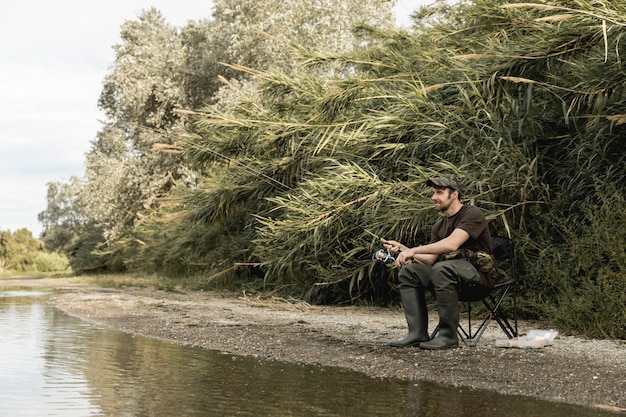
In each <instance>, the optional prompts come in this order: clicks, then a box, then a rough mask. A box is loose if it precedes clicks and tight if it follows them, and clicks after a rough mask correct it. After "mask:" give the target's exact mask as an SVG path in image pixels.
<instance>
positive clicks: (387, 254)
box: [180, 138, 395, 264]
mask: <svg viewBox="0 0 626 417" xmlns="http://www.w3.org/2000/svg"><path fill="white" fill-rule="evenodd" d="M180 139H182V141H183V142H185V143H186V144H187V145H188V146H191V147H193V148H195V149H198V150H200V151H203V152H208V153H210V154H212V155H214V156H217V157H219V158H221V159H224V160H225V161H228V162H229V163H231V164H234V165H236V166H238V167H240V168H243V169H245V170H247V171H248V172H251V173H252V174H254V175H256V176H257V177H259V178H261V179H263V180H265V181H266V182H267V183H269V184H270V185H272V186H275V187H277V188H279V189H282V190H283V191H289V192H295V191H296V190H295V189H294V188H293V187H290V186H289V185H287V184H285V183H283V182H281V181H279V180H277V179H276V178H273V177H270V176H269V175H267V174H265V173H264V172H261V171H259V170H257V169H254V168H253V167H251V166H249V165H246V164H244V163H243V162H241V161H238V160H235V159H233V158H231V157H229V156H227V155H224V154H223V153H220V152H218V151H216V150H214V149H211V148H209V147H206V146H201V145H198V144H197V143H194V142H193V141H191V140H188V139H185V138H180ZM301 195H303V196H304V197H306V198H307V199H308V200H309V201H311V202H313V203H315V204H317V205H318V206H320V207H321V208H322V209H324V210H326V211H328V212H331V213H334V214H336V215H337V216H338V217H340V218H341V219H342V220H344V221H346V222H348V223H350V224H352V225H353V226H355V227H357V228H358V229H361V230H362V231H364V232H365V233H367V234H369V235H371V236H373V237H375V238H376V239H377V240H379V241H384V239H383V238H381V237H380V236H378V235H377V234H375V233H374V232H372V231H371V230H369V229H367V228H366V227H364V226H361V225H360V224H358V223H356V222H355V221H353V220H351V219H348V218H346V217H344V216H343V215H341V213H339V211H338V210H339V208H332V207H328V206H327V205H325V204H323V203H321V202H320V201H319V200H317V199H315V198H313V197H312V196H310V195H308V194H306V193H302V194H301ZM372 260H375V261H378V262H382V263H384V264H390V263H393V262H395V258H394V256H393V255H392V253H391V251H390V250H389V249H385V248H383V249H379V250H378V251H376V253H374V255H373V256H372Z"/></svg>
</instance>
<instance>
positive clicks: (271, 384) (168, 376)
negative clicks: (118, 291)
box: [0, 291, 611, 417]
mask: <svg viewBox="0 0 626 417" xmlns="http://www.w3.org/2000/svg"><path fill="white" fill-rule="evenodd" d="M46 297H47V294H46V293H24V292H15V291H11V292H0V358H1V360H0V363H1V365H0V416H43V415H46V416H64V417H71V416H155V417H159V416H168V417H169V416H196V415H198V416H421V417H444V416H455V417H461V416H472V417H475V416H482V415H488V414H489V415H491V414H493V415H507V416H512V417H514V416H528V415H542V416H561V415H564V414H566V413H567V414H568V415H569V416H570V417H576V416H586V415H594V416H601V415H603V413H601V412H598V411H592V410H588V409H581V408H580V407H574V406H569V405H559V404H552V403H547V402H542V401H537V400H532V399H528V398H523V397H510V396H506V397H505V396H500V395H497V394H494V393H489V392H483V391H474V390H457V389H450V388H445V387H441V386H439V385H434V384H428V383H408V384H407V383H404V382H400V381H395V380H385V379H371V378H366V377H365V376H363V375H361V374H358V373H355V372H350V371H346V370H341V369H335V368H325V367H319V366H300V365H293V364H285V363H280V362H274V361H265V360H261V359H257V358H251V357H239V356H232V355H228V354H222V353H219V352H214V351H207V350H204V349H196V348H186V347H181V346H177V345H174V344H171V343H166V342H162V341H158V340H152V339H147V338H143V337H133V336H131V335H128V334H124V333H120V332H116V331H113V330H110V329H107V328H102V327H99V326H94V325H91V324H89V323H86V322H83V321H81V320H78V319H75V318H72V317H69V316H67V315H65V314H63V313H61V312H59V311H57V310H55V309H54V308H52V307H50V306H49V305H48V304H47V303H46ZM605 415H611V414H610V413H607V414H605Z"/></svg>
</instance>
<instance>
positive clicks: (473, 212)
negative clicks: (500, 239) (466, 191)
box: [430, 204, 493, 253]
mask: <svg viewBox="0 0 626 417" xmlns="http://www.w3.org/2000/svg"><path fill="white" fill-rule="evenodd" d="M456 228H459V229H462V230H465V231H466V232H467V234H469V236H470V237H469V239H467V241H466V242H465V243H463V244H462V245H461V248H462V249H470V250H473V251H483V252H487V253H493V246H492V244H491V233H489V226H487V219H486V218H485V216H484V214H483V213H482V211H480V209H479V208H478V207H476V206H471V205H469V204H463V206H462V207H461V209H460V210H459V211H458V212H457V213H456V214H454V215H452V216H450V217H447V216H443V217H441V218H440V219H439V220H437V222H435V225H434V226H433V229H432V232H431V235H430V243H434V242H438V241H440V240H442V239H444V238H446V237H448V236H450V235H451V234H452V232H453V231H454V229H456Z"/></svg>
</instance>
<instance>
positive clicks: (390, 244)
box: [380, 239, 408, 253]
mask: <svg viewBox="0 0 626 417" xmlns="http://www.w3.org/2000/svg"><path fill="white" fill-rule="evenodd" d="M380 241H381V242H382V243H383V247H384V248H385V249H389V250H390V251H392V252H393V253H398V252H402V251H403V250H407V249H408V248H407V247H406V246H404V245H403V244H402V243H400V242H396V241H395V240H385V239H380Z"/></svg>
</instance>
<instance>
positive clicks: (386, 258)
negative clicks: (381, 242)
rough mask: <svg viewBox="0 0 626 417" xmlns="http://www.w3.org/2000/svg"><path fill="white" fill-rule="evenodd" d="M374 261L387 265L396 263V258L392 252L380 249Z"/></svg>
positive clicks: (373, 258) (374, 256)
mask: <svg viewBox="0 0 626 417" xmlns="http://www.w3.org/2000/svg"><path fill="white" fill-rule="evenodd" d="M372 260H374V261H378V262H381V263H383V264H385V265H387V264H390V263H393V262H395V261H396V258H395V257H394V256H393V255H392V254H391V251H390V250H389V249H378V250H377V251H376V253H375V254H374V255H373V256H372Z"/></svg>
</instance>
